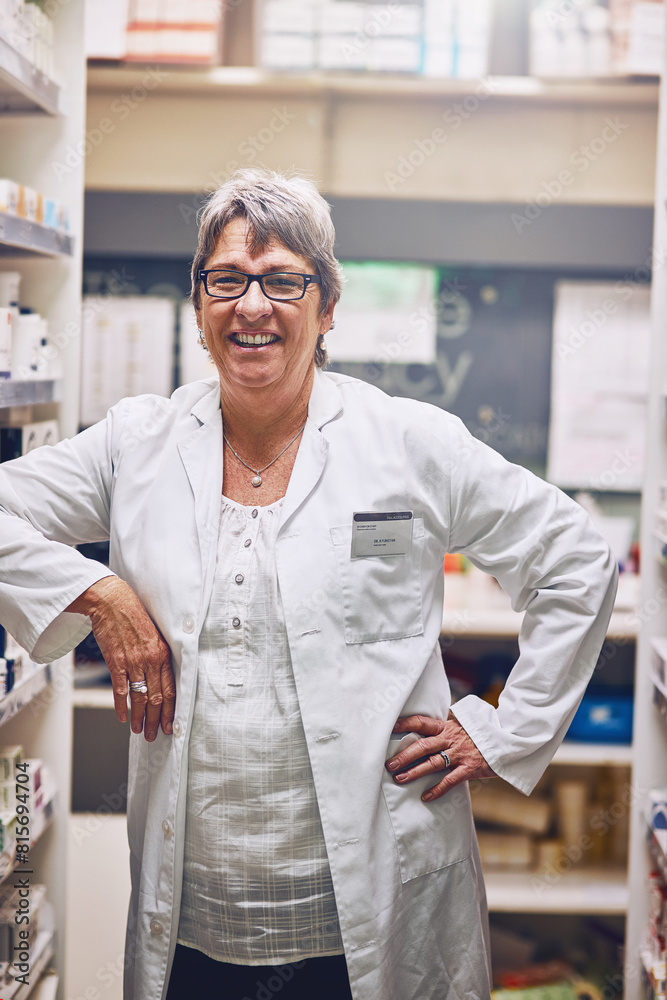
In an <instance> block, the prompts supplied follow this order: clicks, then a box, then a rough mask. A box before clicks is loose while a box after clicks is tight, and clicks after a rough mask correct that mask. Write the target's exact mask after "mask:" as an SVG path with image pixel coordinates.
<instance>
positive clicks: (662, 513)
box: [654, 479, 667, 565]
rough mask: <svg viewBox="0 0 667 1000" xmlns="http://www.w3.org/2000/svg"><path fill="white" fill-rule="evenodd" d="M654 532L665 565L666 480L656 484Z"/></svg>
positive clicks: (666, 534) (666, 538)
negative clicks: (656, 500) (656, 501)
mask: <svg viewBox="0 0 667 1000" xmlns="http://www.w3.org/2000/svg"><path fill="white" fill-rule="evenodd" d="M654 532H655V537H656V538H657V539H658V541H659V542H660V560H661V562H662V563H663V564H665V565H667V480H665V479H663V480H661V482H659V483H658V503H657V506H656V510H655V527H654Z"/></svg>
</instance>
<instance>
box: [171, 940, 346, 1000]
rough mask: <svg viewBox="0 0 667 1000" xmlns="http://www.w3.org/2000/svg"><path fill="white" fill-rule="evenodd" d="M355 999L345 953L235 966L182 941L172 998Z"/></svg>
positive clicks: (173, 974)
mask: <svg viewBox="0 0 667 1000" xmlns="http://www.w3.org/2000/svg"><path fill="white" fill-rule="evenodd" d="M193 997H197V998H198V1000H352V993H351V992H350V981H349V979H348V977H347V965H346V963H345V957H344V956H343V955H334V956H332V957H331V958H307V959H305V961H303V962H293V963H292V964H290V965H231V964H230V963H228V962H216V961H215V960H214V959H212V958H209V957H208V955H204V954H203V953H202V952H201V951H197V950H196V949H195V948H185V947H184V946H183V945H181V944H177V945H176V954H175V956H174V964H173V966H172V970H171V978H170V979H169V990H168V991H167V1000H192V998H193Z"/></svg>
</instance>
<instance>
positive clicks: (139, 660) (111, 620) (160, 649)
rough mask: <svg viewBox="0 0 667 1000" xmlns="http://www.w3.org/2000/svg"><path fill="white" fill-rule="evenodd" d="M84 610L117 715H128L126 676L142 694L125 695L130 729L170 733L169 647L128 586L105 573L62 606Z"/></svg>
mask: <svg viewBox="0 0 667 1000" xmlns="http://www.w3.org/2000/svg"><path fill="white" fill-rule="evenodd" d="M65 610H66V611H73V612H76V613H78V614H83V615H88V617H89V618H90V620H91V622H92V625H93V634H94V635H95V639H96V640H97V644H98V646H99V647H100V650H101V652H102V655H103V656H104V659H105V661H106V663H107V666H108V667H109V673H110V674H111V682H112V684H113V696H114V704H115V708H116V715H117V716H118V719H119V720H120V722H125V721H126V720H127V695H128V691H129V682H130V681H143V680H144V679H145V682H146V686H147V687H148V693H147V694H139V693H136V692H135V693H133V694H132V696H131V698H130V724H131V726H132V732H133V733H140V732H141V731H142V729H143V731H144V737H145V738H146V739H147V740H149V741H152V740H154V739H155V737H156V736H157V732H158V728H159V726H160V725H161V726H162V731H163V732H164V733H171V727H172V722H173V718H174V704H175V700H176V684H175V681H174V672H173V668H172V665H171V650H170V649H169V646H168V645H167V643H166V642H165V640H164V639H163V637H162V636H161V634H160V632H159V631H158V629H157V628H156V626H155V624H154V622H153V621H152V619H151V618H150V616H149V615H148V612H147V611H146V609H145V608H144V606H143V604H142V603H141V601H140V600H139V598H138V597H137V595H136V594H135V592H134V591H133V590H132V588H131V587H130V586H129V585H128V584H127V583H125V582H124V581H123V580H121V579H119V578H118V577H117V576H106V577H104V578H103V579H101V580H98V581H97V583H94V584H93V585H92V586H91V587H88V589H87V590H85V591H84V592H83V593H82V594H80V595H79V597H77V598H76V600H74V601H72V603H71V604H70V605H69V606H68V607H67V608H66V609H65Z"/></svg>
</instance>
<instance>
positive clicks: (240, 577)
mask: <svg viewBox="0 0 667 1000" xmlns="http://www.w3.org/2000/svg"><path fill="white" fill-rule="evenodd" d="M243 579H244V577H243V573H237V574H236V576H235V577H234V581H235V583H243Z"/></svg>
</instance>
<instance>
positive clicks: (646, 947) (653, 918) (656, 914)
mask: <svg viewBox="0 0 667 1000" xmlns="http://www.w3.org/2000/svg"><path fill="white" fill-rule="evenodd" d="M647 818H648V820H649V825H650V832H651V853H652V855H653V859H654V861H655V868H654V869H653V870H652V871H651V872H650V873H649V877H648V898H649V906H648V924H647V926H646V932H645V934H644V940H643V942H642V961H643V965H644V971H645V974H646V978H647V980H648V984H649V985H650V987H651V989H652V990H653V995H654V997H656V998H659V1000H665V996H666V995H667V994H666V990H667V951H666V944H665V942H666V939H667V789H654V790H653V791H651V792H650V793H649V802H648V816H647Z"/></svg>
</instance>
